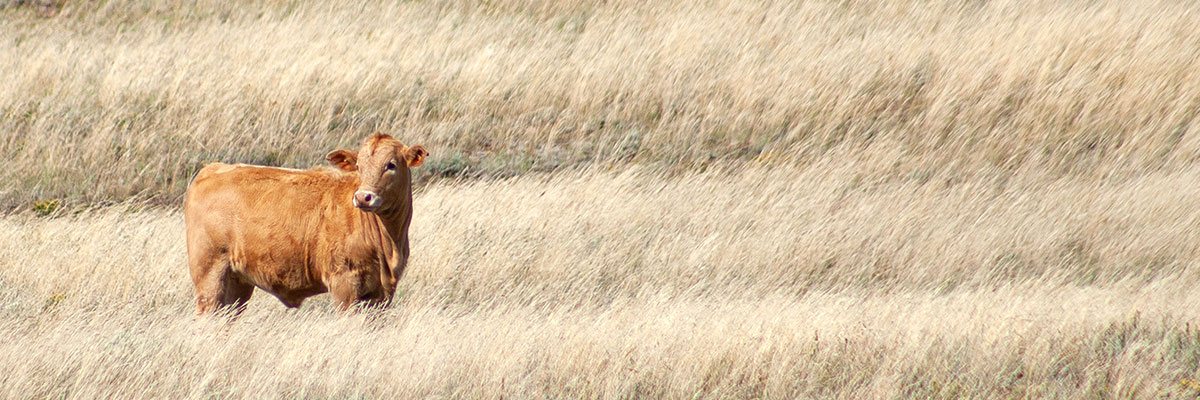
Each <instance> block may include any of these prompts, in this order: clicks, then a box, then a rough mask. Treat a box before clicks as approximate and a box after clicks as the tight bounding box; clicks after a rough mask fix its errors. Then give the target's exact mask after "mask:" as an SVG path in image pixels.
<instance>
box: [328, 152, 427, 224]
mask: <svg viewBox="0 0 1200 400" xmlns="http://www.w3.org/2000/svg"><path fill="white" fill-rule="evenodd" d="M427 155H429V152H428V151H426V150H425V147H424V146H420V145H417V146H412V147H409V146H405V145H403V144H401V143H400V142H399V141H397V140H396V139H394V138H392V137H391V136H388V135H385V134H382V133H376V134H374V135H372V136H371V137H369V138H367V140H366V141H364V142H363V145H362V148H360V149H359V150H358V153H354V152H352V151H350V150H334V151H332V152H330V153H329V155H326V156H325V160H327V161H329V163H330V164H333V166H335V167H338V168H341V169H342V170H345V171H358V176H359V182H360V183H359V185H358V190H357V191H355V192H354V196H353V197H352V198H351V201H353V202H354V206H355V207H358V208H359V209H360V210H363V211H367V212H380V213H382V212H386V211H390V210H394V209H396V208H397V207H399V206H402V205H407V203H408V202H409V201H411V198H412V176H411V175H410V174H409V171H408V169H409V168H411V167H416V166H418V165H421V163H422V162H424V161H425V156H427Z"/></svg>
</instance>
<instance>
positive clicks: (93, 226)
mask: <svg viewBox="0 0 1200 400" xmlns="http://www.w3.org/2000/svg"><path fill="white" fill-rule="evenodd" d="M833 160H840V158H831V159H830V161H826V162H825V163H823V164H820V165H814V166H811V167H775V168H766V167H756V168H748V169H738V170H729V171H709V172H705V173H688V174H683V175H680V176H676V177H673V178H667V177H663V176H662V175H660V174H658V173H652V172H649V170H648V169H645V168H630V169H624V170H619V171H588V172H565V173H557V174H553V175H540V174H535V175H529V176H525V177H519V178H513V179H507V180H483V181H473V182H466V183H463V182H459V183H454V182H441V183H433V184H431V185H429V186H427V187H425V188H424V189H423V190H422V191H421V192H419V193H418V194H417V195H416V197H415V200H414V203H415V208H416V214H415V216H414V220H413V226H412V238H413V243H412V245H413V259H412V262H411V264H410V268H409V270H408V271H407V273H406V275H405V276H404V277H403V279H402V280H401V287H400V289H399V292H398V296H397V299H396V302H395V304H393V306H392V307H391V308H389V309H387V310H384V311H368V312H362V313H358V314H352V315H348V316H345V315H340V314H337V313H336V312H334V311H333V307H332V306H331V305H330V304H329V302H328V299H327V297H328V296H326V295H323V296H319V297H316V298H314V299H313V300H311V301H310V302H309V303H307V304H306V305H305V306H304V307H303V308H302V309H300V310H299V311H286V310H285V308H284V307H283V306H281V305H280V304H279V303H278V302H277V301H276V300H274V299H273V298H271V297H270V296H266V295H263V294H262V293H261V292H260V293H258V294H257V295H256V296H255V298H253V299H252V300H251V303H250V305H249V309H248V311H247V312H246V313H245V314H244V315H243V316H242V317H241V318H240V319H237V320H234V321H227V320H225V319H221V318H218V319H213V320H201V321H194V320H193V319H192V317H191V314H190V313H191V306H192V303H191V302H192V298H191V286H190V281H189V278H188V277H187V273H186V269H187V267H186V261H185V251H184V240H183V229H184V227H183V223H182V218H181V216H180V214H179V213H178V211H171V210H155V209H149V210H136V209H126V208H110V209H106V210H97V211H91V212H87V213H83V214H79V215H75V216H68V217H58V218H35V217H31V216H20V215H13V216H8V217H4V218H2V219H0V338H3V340H0V370H3V371H5V373H4V374H0V397H20V398H25V397H56V398H58V397H65V398H94V397H122V398H124V397H171V398H207V397H239V398H243V397H254V398H261V397H287V398H293V397H405V398H412V397H453V398H477V397H488V398H491V397H497V396H505V397H517V398H531V397H556V398H558V397H570V398H628V397H651V398H695V397H703V398H796V397H823V398H826V397H837V398H898V397H911V398H929V397H933V398H963V397H1027V396H1028V397H1076V398H1077V397H1121V398H1150V397H1159V396H1164V395H1170V396H1173V397H1190V396H1195V395H1197V394H1200V390H1198V389H1200V383H1197V382H1198V381H1197V379H1200V375H1198V374H1197V370H1198V369H1200V332H1197V331H1196V330H1194V329H1192V328H1191V325H1192V324H1193V323H1195V322H1196V321H1197V320H1198V318H1200V314H1198V312H1197V311H1196V310H1197V309H1196V307H1194V305H1195V304H1196V303H1197V302H1198V301H1200V289H1198V286H1197V285H1196V284H1195V282H1196V281H1197V274H1198V272H1200V269H1197V265H1200V263H1198V261H1200V253H1198V251H1197V249H1198V247H1200V233H1198V231H1197V230H1196V229H1195V226H1196V225H1197V223H1198V222H1200V221H1197V218H1200V217H1197V215H1200V210H1198V209H1197V208H1198V207H1200V206H1198V204H1200V203H1197V202H1195V201H1190V200H1191V199H1194V198H1196V195H1197V189H1196V187H1195V185H1192V184H1191V183H1192V182H1195V181H1196V180H1197V178H1200V169H1195V168H1191V169H1187V170H1183V171H1178V172H1171V173H1166V172H1160V173H1152V174H1146V175H1144V176H1141V177H1138V178H1133V179H1129V180H1125V181H1121V182H1100V181H1095V180H1090V179H1082V178H1077V179H1056V180H1053V181H1050V183H1047V181H1045V180H1044V179H1046V178H1044V177H1037V176H1034V175H1032V174H1030V175H1023V178H1022V179H1020V180H1017V181H1009V182H1006V183H1005V184H1004V185H1000V184H998V183H997V182H995V181H992V180H988V179H982V178H980V179H973V180H970V181H966V182H960V183H958V184H954V185H947V184H946V182H944V181H940V180H933V181H930V182H927V183H925V184H917V183H912V182H908V183H903V184H896V183H894V182H891V181H887V180H878V181H871V180H862V179H856V178H855V172H856V171H859V169H860V168H863V167H866V168H870V167H871V164H869V163H865V162H860V161H845V160H842V161H833ZM1047 175H1053V174H1051V173H1047Z"/></svg>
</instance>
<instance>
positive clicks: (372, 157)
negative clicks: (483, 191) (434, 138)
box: [184, 134, 428, 314]
mask: <svg viewBox="0 0 1200 400" xmlns="http://www.w3.org/2000/svg"><path fill="white" fill-rule="evenodd" d="M380 149H384V150H389V151H378V150H380ZM426 154H428V153H427V152H426V150H425V148H424V147H422V146H413V147H407V146H404V145H403V144H401V143H400V142H398V141H396V140H395V139H393V138H392V137H390V136H387V135H383V134H376V135H374V136H372V137H371V138H368V139H367V140H366V141H364V143H363V146H362V148H361V149H360V150H359V152H358V154H357V155H356V154H355V153H354V152H351V151H349V150H336V151H333V152H331V153H329V155H328V156H327V158H326V159H327V160H328V161H329V162H330V164H333V165H334V166H336V167H337V168H336V169H334V168H314V169H309V170H291V169H283V168H271V167H260V166H247V165H227V164H221V163H213V164H209V165H207V166H205V167H204V168H203V169H201V170H200V172H199V173H197V174H196V177H195V179H193V181H192V184H191V186H190V187H189V189H188V195H187V199H186V200H185V205H184V209H185V211H184V214H185V216H184V218H185V221H186V225H187V248H188V260H189V264H190V269H191V275H192V282H193V283H194V284H195V286H196V312H197V313H200V314H204V313H208V312H211V311H213V310H214V309H216V308H218V307H225V306H230V307H234V308H235V310H240V309H241V308H243V307H244V306H245V303H246V301H247V300H249V299H250V296H251V294H252V293H253V290H254V288H255V287H258V288H259V289H262V290H264V291H266V292H268V293H271V294H272V295H274V296H275V297H277V298H278V299H279V300H280V301H281V302H283V304H284V305H286V306H288V307H293V308H294V307H299V306H300V304H301V303H302V302H303V301H304V299H306V298H308V297H309V296H313V295H316V294H319V293H324V292H330V293H331V295H332V296H333V298H334V301H335V302H336V303H337V304H338V305H339V306H340V307H341V308H342V309H346V308H347V307H349V306H350V305H352V304H355V303H359V302H364V303H368V304H386V303H387V302H389V301H390V300H391V298H392V296H393V295H394V294H395V291H396V280H397V279H399V278H400V276H401V274H403V272H404V268H405V266H406V265H407V263H408V255H409V247H408V226H409V223H410V221H411V219H412V186H411V175H410V172H409V167H415V166H417V165H420V163H421V162H422V161H423V160H424V157H425V155H426ZM401 160H403V161H401ZM364 188H366V189H369V190H372V191H373V193H378V195H379V196H380V197H381V198H382V199H383V202H382V206H380V207H379V208H378V209H373V210H371V211H370V212H368V211H363V210H362V209H360V208H357V207H356V204H355V203H354V201H353V200H352V198H353V196H355V193H356V191H357V190H363V189H364Z"/></svg>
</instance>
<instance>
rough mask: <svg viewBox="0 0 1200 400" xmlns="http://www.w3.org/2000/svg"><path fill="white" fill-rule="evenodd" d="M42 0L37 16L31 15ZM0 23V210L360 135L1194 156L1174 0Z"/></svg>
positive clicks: (922, 157)
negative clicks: (2, 159) (0, 164)
mask: <svg viewBox="0 0 1200 400" xmlns="http://www.w3.org/2000/svg"><path fill="white" fill-rule="evenodd" d="M51 3H53V2H51ZM60 4H62V6H61V7H60V8H59V7H55V6H51V7H39V6H20V7H8V8H5V9H0V133H2V135H0V153H3V154H5V156H6V157H7V158H8V159H9V160H10V162H9V163H7V164H6V168H4V169H3V172H0V205H3V206H5V207H7V208H9V209H13V208H23V207H28V206H29V204H30V203H32V202H33V201H37V200H45V199H49V198H65V199H67V200H69V203H71V204H76V205H78V204H86V203H91V202H97V201H104V202H108V201H115V200H121V199H126V198H129V197H142V198H151V199H156V200H158V201H161V202H167V203H170V202H174V201H176V200H177V199H179V198H180V195H181V193H182V192H183V190H184V188H185V186H186V181H187V179H188V178H189V177H190V174H191V173H192V172H193V171H195V170H196V169H198V168H199V167H200V165H201V164H202V163H203V162H206V161H212V160H224V161H233V162H253V163H268V164H278V165H286V166H307V165H310V164H311V163H313V162H315V161H317V160H319V159H320V156H321V155H323V154H324V153H325V152H327V151H328V150H330V149H332V148H334V147H338V146H344V145H348V144H350V143H353V142H355V141H356V140H358V139H359V138H360V137H361V136H362V135H364V134H366V133H369V132H370V131H372V130H384V131H389V132H392V133H396V134H398V135H399V136H400V137H403V138H405V139H406V140H409V141H413V142H420V143H423V144H425V145H427V146H428V147H429V148H431V149H435V151H434V158H433V159H432V160H431V165H430V168H429V169H428V170H427V171H428V172H426V173H427V174H434V175H443V176H457V175H466V176H479V175H492V176H495V175H511V174H519V173H523V172H526V171H530V170H556V169H560V168H563V167H568V166H573V165H586V164H595V163H597V162H599V163H602V164H603V163H607V162H610V161H617V162H620V161H627V160H634V161H638V162H646V163H659V164H664V165H669V166H671V167H672V168H689V167H695V166H702V165H704V164H706V163H708V162H710V161H713V160H725V159H751V158H754V157H757V156H769V157H776V158H785V159H789V160H792V162H794V163H801V164H803V163H807V162H812V161H813V160H817V159H821V158H823V157H826V156H828V152H829V151H830V149H862V148H871V149H881V148H882V149H895V151H899V152H903V153H904V154H907V155H909V156H910V157H907V158H904V159H903V162H902V166H903V167H905V168H908V169H910V170H918V169H943V168H951V169H955V170H969V171H975V170H988V169H1012V168H1022V167H1029V168H1035V169H1051V170H1054V171H1056V172H1057V173H1060V174H1064V175H1075V176H1107V175H1109V174H1112V173H1114V171H1117V172H1120V171H1128V170H1136V171H1144V170H1168V171H1169V170H1175V169H1178V168H1183V167H1186V166H1187V165H1190V163H1192V162H1193V160H1195V158H1196V155H1197V154H1198V151H1200V149H1198V144H1197V142H1196V140H1195V135H1194V134H1192V133H1193V131H1194V129H1195V122H1194V119H1195V117H1196V115H1197V110H1198V107H1200V83H1198V82H1200V65H1197V61H1196V60H1198V59H1200V51H1198V50H1200V37H1198V34H1197V30H1195V29H1194V27H1195V26H1197V25H1198V24H1200V13H1198V12H1197V11H1198V10H1200V8H1198V7H1197V6H1196V5H1195V4H1193V3H1191V2H1180V1H1010V0H996V1H977V2H970V1H967V2H964V1H932V2H929V1H903V0H896V1H885V2H858V1H808V2H782V3H775V2H727V1H685V2H645V3H643V2H631V1H619V2H590V1H532V0H525V1H495V2H492V1H488V2H461V1H422V2H376V1H366V0H364V1H335V2H316V3H314V2H292V1H237V2H229V1H186V2H181V1H151V0H144V1H131V2H112V1H95V2H63V3H60Z"/></svg>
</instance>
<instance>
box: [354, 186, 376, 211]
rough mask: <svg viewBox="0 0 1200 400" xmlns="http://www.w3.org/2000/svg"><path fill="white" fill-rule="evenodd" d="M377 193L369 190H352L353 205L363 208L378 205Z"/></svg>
mask: <svg viewBox="0 0 1200 400" xmlns="http://www.w3.org/2000/svg"><path fill="white" fill-rule="evenodd" d="M379 203H380V200H379V195H378V194H376V193H375V192H372V191H370V190H359V191H357V192H354V206H355V207H358V208H361V209H363V210H368V211H369V210H373V209H375V208H377V207H379Z"/></svg>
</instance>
